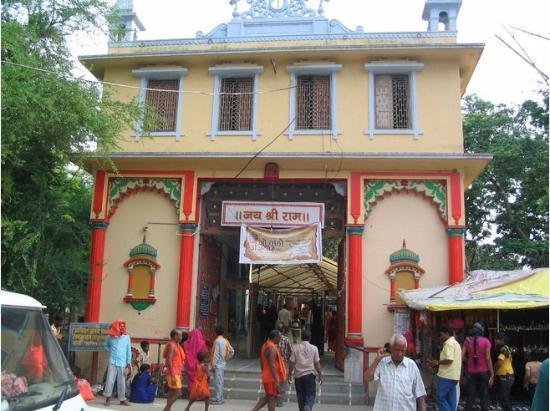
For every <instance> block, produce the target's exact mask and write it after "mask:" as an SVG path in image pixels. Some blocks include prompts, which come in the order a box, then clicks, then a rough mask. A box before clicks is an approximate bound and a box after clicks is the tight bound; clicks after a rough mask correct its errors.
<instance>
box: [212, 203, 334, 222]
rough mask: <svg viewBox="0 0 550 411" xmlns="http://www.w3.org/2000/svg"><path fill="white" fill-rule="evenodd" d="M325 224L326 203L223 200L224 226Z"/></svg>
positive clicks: (222, 220)
mask: <svg viewBox="0 0 550 411" xmlns="http://www.w3.org/2000/svg"><path fill="white" fill-rule="evenodd" d="M315 223H321V228H323V227H324V224H325V204H324V203H282V202H273V201H223V202H222V218H221V225H222V226H230V227H231V226H233V227H239V226H241V225H242V224H246V225H256V226H263V227H291V226H303V225H306V224H315Z"/></svg>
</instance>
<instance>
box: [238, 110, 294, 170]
mask: <svg viewBox="0 0 550 411" xmlns="http://www.w3.org/2000/svg"><path fill="white" fill-rule="evenodd" d="M295 120H296V116H295V117H294V118H293V119H292V120H291V121H290V123H288V124H287V125H286V126H285V128H283V129H282V130H281V132H280V133H279V134H277V135H276V136H275V137H273V139H272V140H271V141H270V142H269V143H267V144H266V145H265V146H263V147H262V148H261V149H260V150H258V151H257V152H256V154H254V155H253V156H252V157H251V158H250V159H249V160H248V161H247V162H246V164H245V165H244V166H243V168H241V169H240V171H239V172H238V173H237V174H236V175H235V177H233V178H234V179H235V178H237V177H239V176H240V175H241V174H242V173H243V172H244V171H245V170H246V169H247V168H248V166H249V165H250V163H252V161H254V159H255V158H256V157H258V156H259V155H260V154H262V152H263V151H264V150H265V149H266V148H268V147H269V146H270V145H271V144H273V143H274V142H275V140H277V139H278V138H279V137H280V136H282V135H283V133H284V132H285V131H287V130H288V128H289V127H290V126H291V125H292V124H293V123H294V121H295Z"/></svg>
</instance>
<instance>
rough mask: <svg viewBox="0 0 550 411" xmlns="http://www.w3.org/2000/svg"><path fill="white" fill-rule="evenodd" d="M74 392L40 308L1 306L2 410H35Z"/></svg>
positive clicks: (72, 395)
mask: <svg viewBox="0 0 550 411" xmlns="http://www.w3.org/2000/svg"><path fill="white" fill-rule="evenodd" d="M76 395H78V390H77V388H76V385H75V383H74V377H73V374H72V372H71V369H70V367H69V363H68V362H67V360H66V358H65V356H64V355H63V352H62V351H61V347H60V346H59V344H58V343H57V341H56V340H55V337H54V336H53V334H52V332H51V329H50V325H49V324H48V322H47V321H46V318H45V317H44V316H43V314H42V311H41V310H37V309H30V308H24V307H9V306H2V409H4V405H5V402H4V401H7V402H8V403H9V409H10V410H21V411H24V410H36V409H37V408H42V407H47V406H51V405H54V404H56V403H57V402H58V401H59V400H60V399H61V402H62V401H63V398H64V399H68V398H72V397H74V396H76Z"/></svg>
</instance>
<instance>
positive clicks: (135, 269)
mask: <svg viewBox="0 0 550 411" xmlns="http://www.w3.org/2000/svg"><path fill="white" fill-rule="evenodd" d="M145 230H146V229H145ZM145 230H144V231H145ZM157 255H158V250H157V249H156V248H155V247H153V246H152V245H150V244H147V241H146V236H145V234H144V235H143V241H142V243H141V244H138V245H136V246H135V247H134V248H132V249H131V250H130V253H129V256H130V258H129V259H128V260H127V261H126V262H125V263H124V267H125V268H126V270H127V271H128V290H127V292H126V295H125V296H124V299H123V300H124V301H125V302H127V303H129V304H130V305H131V306H132V307H133V308H134V309H135V310H137V311H143V310H145V309H146V308H147V307H149V306H150V305H152V304H154V303H155V301H156V300H157V299H156V297H155V276H156V272H157V270H158V269H159V268H160V264H159V263H158V262H157Z"/></svg>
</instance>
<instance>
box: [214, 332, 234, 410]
mask: <svg viewBox="0 0 550 411" xmlns="http://www.w3.org/2000/svg"><path fill="white" fill-rule="evenodd" d="M215 332H216V339H215V340H214V345H213V347H212V358H211V360H210V361H211V365H212V371H213V373H214V378H213V380H214V381H213V385H214V395H213V396H212V399H211V400H210V404H214V405H221V404H223V403H224V400H223V384H224V373H225V366H226V364H227V360H230V359H231V358H233V355H234V354H235V350H233V347H232V346H231V344H230V343H229V341H228V340H227V339H226V338H225V337H224V336H223V333H224V329H223V327H222V326H220V325H218V326H217V327H216V330H215Z"/></svg>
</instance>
